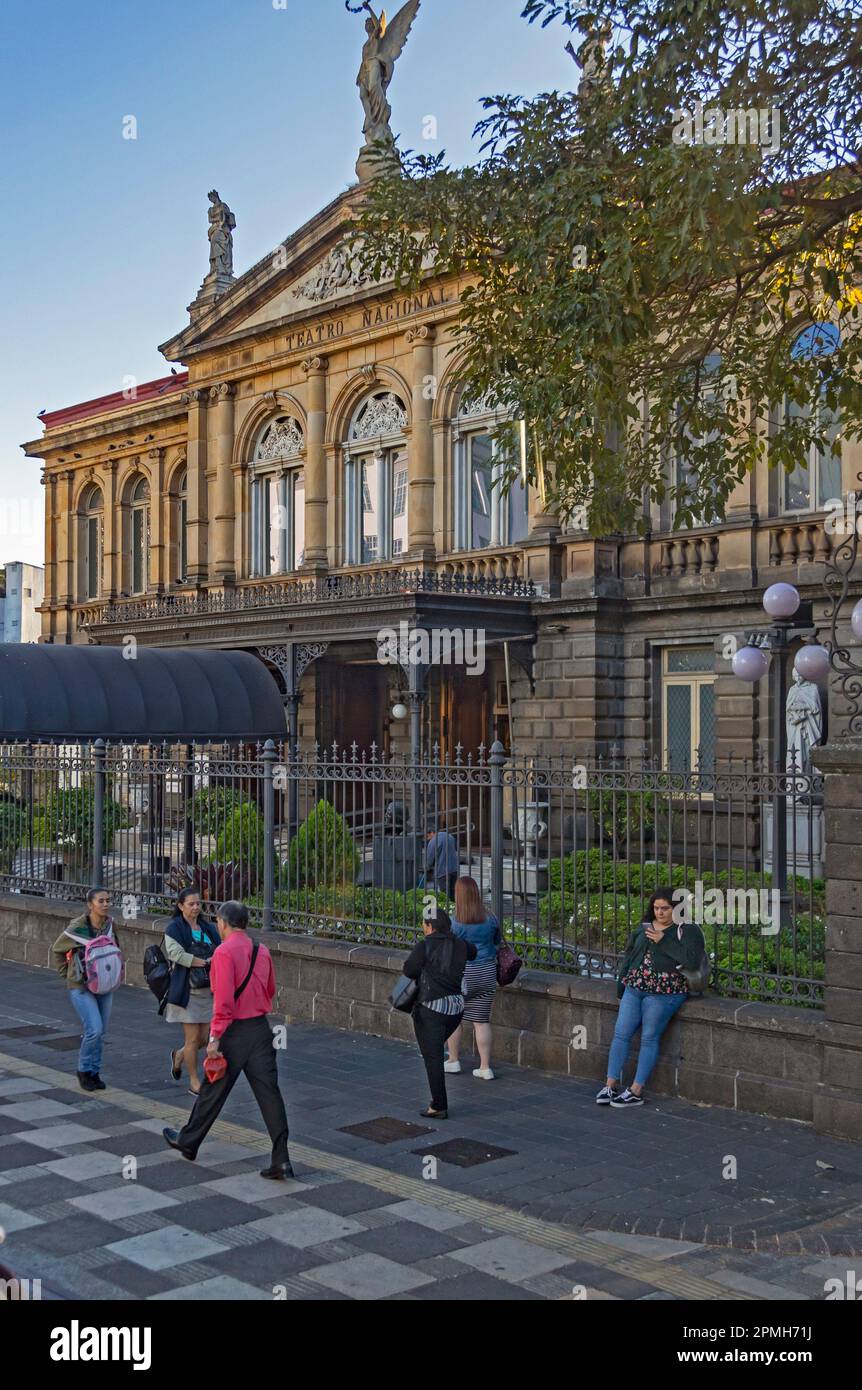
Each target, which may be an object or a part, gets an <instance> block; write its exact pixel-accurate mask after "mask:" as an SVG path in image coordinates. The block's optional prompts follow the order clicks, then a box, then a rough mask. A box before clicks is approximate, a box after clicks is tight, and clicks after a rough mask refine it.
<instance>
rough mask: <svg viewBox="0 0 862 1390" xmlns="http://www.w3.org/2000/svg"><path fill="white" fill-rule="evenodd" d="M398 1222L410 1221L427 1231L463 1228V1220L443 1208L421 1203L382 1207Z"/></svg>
mask: <svg viewBox="0 0 862 1390" xmlns="http://www.w3.org/2000/svg"><path fill="white" fill-rule="evenodd" d="M384 1211H388V1212H391V1213H392V1215H393V1216H395V1217H397V1218H398V1220H399V1221H412V1222H415V1223H416V1225H419V1226H427V1227H428V1229H429V1231H451V1230H453V1229H454V1228H455V1227H456V1226H463V1225H464V1224H465V1223H464V1218H463V1216H459V1214H458V1213H457V1212H453V1211H447V1210H446V1208H445V1207H437V1206H433V1207H432V1206H430V1205H428V1206H426V1205H425V1204H424V1203H423V1202H414V1201H412V1200H410V1201H406V1202H392V1203H391V1204H390V1205H389V1206H386V1207H384Z"/></svg>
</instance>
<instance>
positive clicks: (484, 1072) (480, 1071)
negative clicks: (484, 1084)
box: [473, 1067, 494, 1081]
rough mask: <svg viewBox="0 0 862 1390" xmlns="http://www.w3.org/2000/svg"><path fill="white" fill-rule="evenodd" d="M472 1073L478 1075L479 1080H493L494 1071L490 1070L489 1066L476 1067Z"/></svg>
mask: <svg viewBox="0 0 862 1390" xmlns="http://www.w3.org/2000/svg"><path fill="white" fill-rule="evenodd" d="M473 1075H474V1076H478V1078H479V1080H480V1081H493V1080H494V1073H493V1072H492V1070H491V1068H490V1067H477V1068H476V1070H475V1071H474V1072H473Z"/></svg>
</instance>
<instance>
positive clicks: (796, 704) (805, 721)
mask: <svg viewBox="0 0 862 1390" xmlns="http://www.w3.org/2000/svg"><path fill="white" fill-rule="evenodd" d="M786 723H787V771H788V772H790V771H793V770H795V771H797V772H804V773H809V772H810V771H811V750H812V748H814V747H815V746H816V745H817V744H818V743H820V741H821V739H822V738H823V705H822V703H821V700H820V691H819V690H818V688H817V686H816V685H814V684H813V683H812V682H811V681H806V680H803V679H802V677H801V676H800V674H799V672H798V671H794V672H793V684H792V685H791V687H790V689H789V690H788V692H787V704H786ZM797 789H798V790H799V791H800V792H801V791H803V790H804V784H803V783H799V784H798V788H797Z"/></svg>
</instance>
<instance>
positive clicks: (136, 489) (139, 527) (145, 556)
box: [127, 478, 150, 594]
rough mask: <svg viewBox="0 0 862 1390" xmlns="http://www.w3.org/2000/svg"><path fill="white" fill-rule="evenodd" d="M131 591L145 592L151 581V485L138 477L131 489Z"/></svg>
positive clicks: (129, 554) (129, 558)
mask: <svg viewBox="0 0 862 1390" xmlns="http://www.w3.org/2000/svg"><path fill="white" fill-rule="evenodd" d="M127 553H128V562H129V592H130V593H133V594H143V593H145V592H146V588H147V584H148V582H149V558H150V485H149V483H148V482H147V480H146V478H137V479H135V480H134V481H133V483H132V485H131V488H130V490H129V537H128V552H127Z"/></svg>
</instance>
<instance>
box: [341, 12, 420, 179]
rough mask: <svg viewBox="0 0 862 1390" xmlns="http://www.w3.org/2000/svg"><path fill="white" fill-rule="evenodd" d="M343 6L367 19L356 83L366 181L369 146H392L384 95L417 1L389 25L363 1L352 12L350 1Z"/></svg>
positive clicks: (389, 111)
mask: <svg viewBox="0 0 862 1390" xmlns="http://www.w3.org/2000/svg"><path fill="white" fill-rule="evenodd" d="M345 3H346V5H347V8H348V9H349V10H351V11H352V12H353V13H354V14H360V13H361V12H362V10H367V11H368V18H367V19H366V21H365V32H366V33H367V35H368V38H367V39H366V41H365V44H364V46H363V49H362V66H361V67H360V69H359V76H358V77H357V79H356V85H357V87H358V88H359V96H360V98H361V101H362V109H363V111H364V112H365V124H364V126H363V127H362V129H363V133H364V135H365V149H364V151H363V154H364V155H365V156H366V159H365V161H364V162H363V159H362V156H360V165H359V166H357V172H359V174H360V177H366V178H367V177H369V165H368V160H367V153H368V150H369V146H371V145H373V144H374V143H375V142H376V141H379V140H384V141H387V142H389V143H391V142H392V139H393V136H392V129H391V127H390V125H389V121H390V118H391V116H392V107H391V106H390V105H389V102H388V100H387V97H386V92H387V90H388V87H389V83H390V82H391V81H392V74H393V73H394V71H395V64H396V62H397V61H398V59H399V58H400V56H401V53H402V51H403V49H404V45H405V43H406V42H407V35H408V34H409V33H410V29H411V27H412V24H413V21H414V19H415V18H416V15H417V12H418V10H419V5H420V0H407V4H406V5H403V6H402V8H401V9H400V10H399V11H398V13H397V15H396V16H395V18H394V19H393V20H390V21H388V22H387V19H386V12H385V11H382V12H381V14H380V17H379V18H378V16H377V15H376V14H375V13H374V11H373V9H372V8H371V5H370V3H369V0H364V3H363V4H362V5H361V6H359V8H354V6H352V5H351V4H350V0H345Z"/></svg>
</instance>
